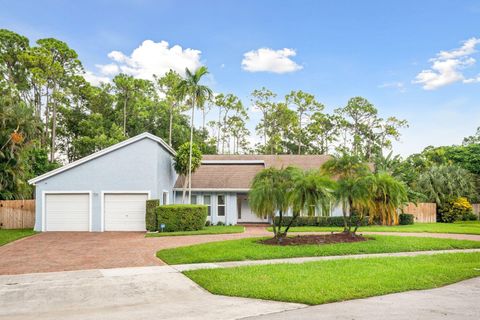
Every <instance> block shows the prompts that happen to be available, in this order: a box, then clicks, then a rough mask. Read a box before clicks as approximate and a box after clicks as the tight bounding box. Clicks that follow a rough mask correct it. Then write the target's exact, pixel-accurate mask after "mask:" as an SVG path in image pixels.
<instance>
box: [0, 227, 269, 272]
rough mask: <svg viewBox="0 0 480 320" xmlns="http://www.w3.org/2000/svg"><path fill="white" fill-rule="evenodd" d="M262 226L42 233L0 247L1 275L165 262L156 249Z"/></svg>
mask: <svg viewBox="0 0 480 320" xmlns="http://www.w3.org/2000/svg"><path fill="white" fill-rule="evenodd" d="M268 234H271V233H268V232H267V231H266V230H265V229H264V228H261V227H248V228H246V231H245V232H244V233H236V234H221V235H202V236H181V237H160V238H145V233H142V232H44V233H40V234H38V235H35V236H32V237H29V238H25V239H21V240H18V241H16V242H13V243H10V244H7V245H5V246H2V247H0V274H22V273H37V272H52V271H68V270H84V269H108V268H122V267H139V266H156V265H162V264H164V263H163V262H162V261H161V260H159V259H158V258H156V257H155V253H156V252H157V251H158V250H159V249H163V248H173V247H179V246H185V245H190V244H196V243H203V242H211V241H221V240H230V239H240V238H247V237H255V236H257V237H258V236H263V235H268Z"/></svg>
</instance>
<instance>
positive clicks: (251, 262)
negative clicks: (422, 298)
mask: <svg viewBox="0 0 480 320" xmlns="http://www.w3.org/2000/svg"><path fill="white" fill-rule="evenodd" d="M461 252H464V253H468V252H480V249H454V250H435V251H413V252H394V253H370V254H352V255H344V256H325V257H299V258H286V259H268V260H245V261H229V262H214V263H192V264H177V265H171V267H172V268H174V269H176V270H178V271H180V272H183V271H188V270H198V269H214V268H232V267H242V266H253V265H265V264H277V263H304V262H313V261H325V260H340V259H365V258H379V257H414V256H422V255H434V254H442V253H461Z"/></svg>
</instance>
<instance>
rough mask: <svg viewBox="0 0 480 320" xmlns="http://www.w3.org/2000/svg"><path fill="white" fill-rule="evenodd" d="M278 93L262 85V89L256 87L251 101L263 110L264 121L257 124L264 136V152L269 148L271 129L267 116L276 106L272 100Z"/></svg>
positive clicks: (257, 128) (255, 106) (258, 131)
mask: <svg viewBox="0 0 480 320" xmlns="http://www.w3.org/2000/svg"><path fill="white" fill-rule="evenodd" d="M276 96H277V95H276V94H275V93H273V92H272V91H270V90H268V89H267V88H265V87H262V88H261V89H260V90H257V89H255V90H254V91H253V92H252V93H251V97H252V98H251V101H252V106H253V108H256V109H257V110H260V111H261V112H262V117H263V118H262V121H261V122H260V123H259V124H258V125H257V126H256V130H257V133H260V135H261V136H263V146H264V152H265V151H266V150H267V149H266V145H267V137H268V133H267V132H268V131H269V127H270V125H269V123H268V119H267V116H268V114H269V113H270V112H271V111H272V109H273V108H274V102H273V101H272V100H273V99H275V97H276Z"/></svg>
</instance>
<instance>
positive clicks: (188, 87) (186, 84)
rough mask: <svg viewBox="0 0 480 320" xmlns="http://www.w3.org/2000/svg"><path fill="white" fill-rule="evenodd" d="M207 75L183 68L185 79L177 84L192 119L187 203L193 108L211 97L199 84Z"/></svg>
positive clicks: (192, 122)
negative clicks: (187, 102)
mask: <svg viewBox="0 0 480 320" xmlns="http://www.w3.org/2000/svg"><path fill="white" fill-rule="evenodd" d="M206 74H208V69H207V67H205V66H202V67H200V68H198V69H197V70H195V72H193V73H192V72H191V71H190V70H189V69H188V68H185V78H184V79H183V80H182V81H180V83H179V84H178V92H179V94H180V96H181V97H182V98H184V99H188V100H189V102H190V105H191V108H192V119H191V123H190V152H189V160H188V203H191V199H192V146H193V124H194V118H195V108H196V107H202V106H203V105H204V104H205V101H207V100H210V99H211V98H212V96H213V93H212V90H211V89H210V88H209V87H207V86H205V85H201V84H200V80H201V79H202V77H203V76H204V75H206Z"/></svg>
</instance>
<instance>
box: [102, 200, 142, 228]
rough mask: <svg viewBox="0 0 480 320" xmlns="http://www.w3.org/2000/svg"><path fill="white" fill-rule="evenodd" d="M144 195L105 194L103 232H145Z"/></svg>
mask: <svg viewBox="0 0 480 320" xmlns="http://www.w3.org/2000/svg"><path fill="white" fill-rule="evenodd" d="M147 199H148V195H147V194H146V193H106V194H105V196H104V214H105V231H145V209H146V201H147Z"/></svg>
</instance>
